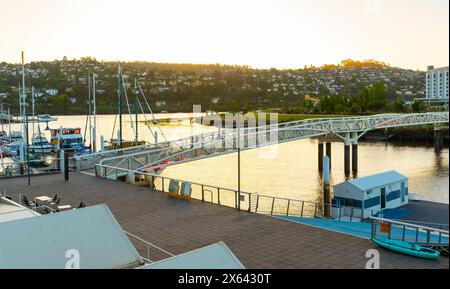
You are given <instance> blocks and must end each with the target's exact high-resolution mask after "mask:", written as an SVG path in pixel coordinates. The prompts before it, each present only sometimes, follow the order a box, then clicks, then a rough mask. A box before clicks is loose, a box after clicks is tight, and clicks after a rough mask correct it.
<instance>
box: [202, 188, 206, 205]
mask: <svg viewBox="0 0 450 289" xmlns="http://www.w3.org/2000/svg"><path fill="white" fill-rule="evenodd" d="M202 202H205V187H204V186H203V185H202Z"/></svg>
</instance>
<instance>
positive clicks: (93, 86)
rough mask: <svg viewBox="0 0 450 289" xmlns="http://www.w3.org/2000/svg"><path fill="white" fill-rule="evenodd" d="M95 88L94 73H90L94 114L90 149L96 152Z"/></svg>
mask: <svg viewBox="0 0 450 289" xmlns="http://www.w3.org/2000/svg"><path fill="white" fill-rule="evenodd" d="M95 90H96V86H95V73H92V96H93V102H94V103H93V112H94V128H93V131H92V149H93V151H94V152H97V105H96V99H95V98H96V96H95V94H96V91H95Z"/></svg>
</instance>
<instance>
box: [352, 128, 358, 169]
mask: <svg viewBox="0 0 450 289" xmlns="http://www.w3.org/2000/svg"><path fill="white" fill-rule="evenodd" d="M352 172H353V175H356V174H357V173H358V134H357V133H352Z"/></svg>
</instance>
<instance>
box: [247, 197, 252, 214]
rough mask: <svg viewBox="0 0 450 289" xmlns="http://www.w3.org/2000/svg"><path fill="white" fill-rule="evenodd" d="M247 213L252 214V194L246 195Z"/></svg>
mask: <svg viewBox="0 0 450 289" xmlns="http://www.w3.org/2000/svg"><path fill="white" fill-rule="evenodd" d="M248 212H249V213H251V212H252V194H249V195H248Z"/></svg>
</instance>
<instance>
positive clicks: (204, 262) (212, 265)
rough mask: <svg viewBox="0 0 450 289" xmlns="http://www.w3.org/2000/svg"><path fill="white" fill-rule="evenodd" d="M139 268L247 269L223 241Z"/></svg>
mask: <svg viewBox="0 0 450 289" xmlns="http://www.w3.org/2000/svg"><path fill="white" fill-rule="evenodd" d="M139 269H210V270H211V269H245V267H244V266H243V265H242V264H241V262H240V261H239V260H238V258H236V256H235V255H234V254H233V252H231V250H230V249H229V248H228V246H227V245H225V243H223V242H219V243H217V244H213V245H210V246H207V247H204V248H201V249H197V250H194V251H192V252H188V253H184V254H182V255H179V256H175V257H172V258H169V259H166V260H162V261H159V262H155V263H152V264H149V265H145V266H143V267H141V268H139Z"/></svg>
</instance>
